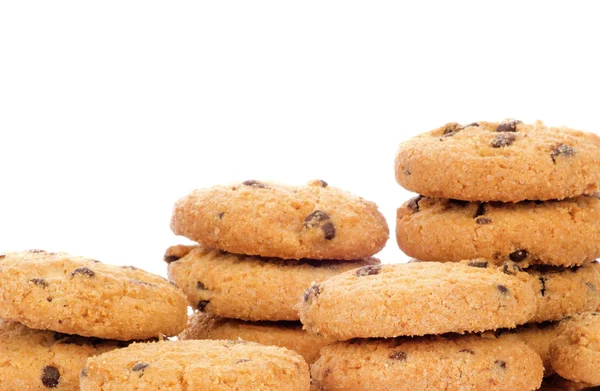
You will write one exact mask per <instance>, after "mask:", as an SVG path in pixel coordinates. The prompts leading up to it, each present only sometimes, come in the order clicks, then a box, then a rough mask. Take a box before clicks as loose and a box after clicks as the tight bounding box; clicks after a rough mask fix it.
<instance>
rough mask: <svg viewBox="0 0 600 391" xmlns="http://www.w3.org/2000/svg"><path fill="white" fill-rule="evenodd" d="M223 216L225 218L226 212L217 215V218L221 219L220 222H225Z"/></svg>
mask: <svg viewBox="0 0 600 391" xmlns="http://www.w3.org/2000/svg"><path fill="white" fill-rule="evenodd" d="M223 216H225V212H220V213H217V217H218V218H219V220H223Z"/></svg>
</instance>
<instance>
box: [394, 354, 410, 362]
mask: <svg viewBox="0 0 600 391" xmlns="http://www.w3.org/2000/svg"><path fill="white" fill-rule="evenodd" d="M407 357H408V355H407V354H406V352H394V353H392V354H390V359H391V360H396V361H406V358H407Z"/></svg>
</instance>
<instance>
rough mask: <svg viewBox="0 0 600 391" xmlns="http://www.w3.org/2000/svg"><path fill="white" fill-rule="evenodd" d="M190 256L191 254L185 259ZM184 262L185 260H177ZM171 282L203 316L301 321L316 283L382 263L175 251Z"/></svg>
mask: <svg viewBox="0 0 600 391" xmlns="http://www.w3.org/2000/svg"><path fill="white" fill-rule="evenodd" d="M185 251H189V253H188V254H186V255H184V256H183V257H181V256H182V254H184V253H185ZM178 257H181V258H178ZM165 261H166V262H168V263H169V266H168V273H169V278H170V279H171V281H173V282H174V283H175V284H177V285H178V286H179V287H181V288H182V289H183V291H184V292H185V293H186V295H187V297H188V300H189V302H190V304H191V305H192V306H193V307H194V308H197V309H198V310H200V311H203V312H208V313H211V314H214V315H218V316H221V317H225V318H236V319H243V320H251V321H257V320H269V321H278V320H299V316H298V311H297V309H296V306H297V305H298V303H299V302H300V300H301V299H302V295H303V294H304V291H306V289H307V288H308V287H310V286H311V285H312V284H313V283H314V282H320V281H323V280H326V279H327V278H329V277H332V276H335V275H337V274H340V273H342V272H345V271H347V270H351V269H355V268H359V267H362V266H365V265H377V264H379V261H378V260H376V259H374V258H368V259H364V260H358V261H352V262H349V261H318V262H313V261H310V260H282V259H274V258H260V257H252V256H244V255H237V254H231V253H226V252H223V251H217V250H209V249H206V248H204V247H202V246H198V247H187V248H186V247H181V246H176V247H174V248H170V249H168V250H167V252H166V254H165Z"/></svg>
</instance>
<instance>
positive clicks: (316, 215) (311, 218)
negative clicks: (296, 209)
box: [304, 210, 331, 228]
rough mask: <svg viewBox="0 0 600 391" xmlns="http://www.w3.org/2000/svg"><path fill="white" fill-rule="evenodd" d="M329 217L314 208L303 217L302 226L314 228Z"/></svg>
mask: <svg viewBox="0 0 600 391" xmlns="http://www.w3.org/2000/svg"><path fill="white" fill-rule="evenodd" d="M330 219H331V217H329V215H328V214H327V213H325V212H323V211H320V210H315V211H314V212H312V213H311V214H309V215H308V216H306V218H305V219H304V226H305V227H310V228H315V227H318V226H319V225H321V223H323V222H325V221H327V220H330Z"/></svg>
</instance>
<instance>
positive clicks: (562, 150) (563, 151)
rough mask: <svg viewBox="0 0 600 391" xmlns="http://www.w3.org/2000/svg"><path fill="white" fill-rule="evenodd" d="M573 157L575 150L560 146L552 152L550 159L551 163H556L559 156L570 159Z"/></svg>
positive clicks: (563, 145)
mask: <svg viewBox="0 0 600 391" xmlns="http://www.w3.org/2000/svg"><path fill="white" fill-rule="evenodd" d="M573 155H575V149H574V148H573V147H571V146H568V145H565V144H560V145H559V146H557V147H556V148H554V149H553V150H552V153H551V154H550V157H551V158H552V161H553V162H554V163H556V158H557V157H559V156H565V157H571V156H573Z"/></svg>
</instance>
